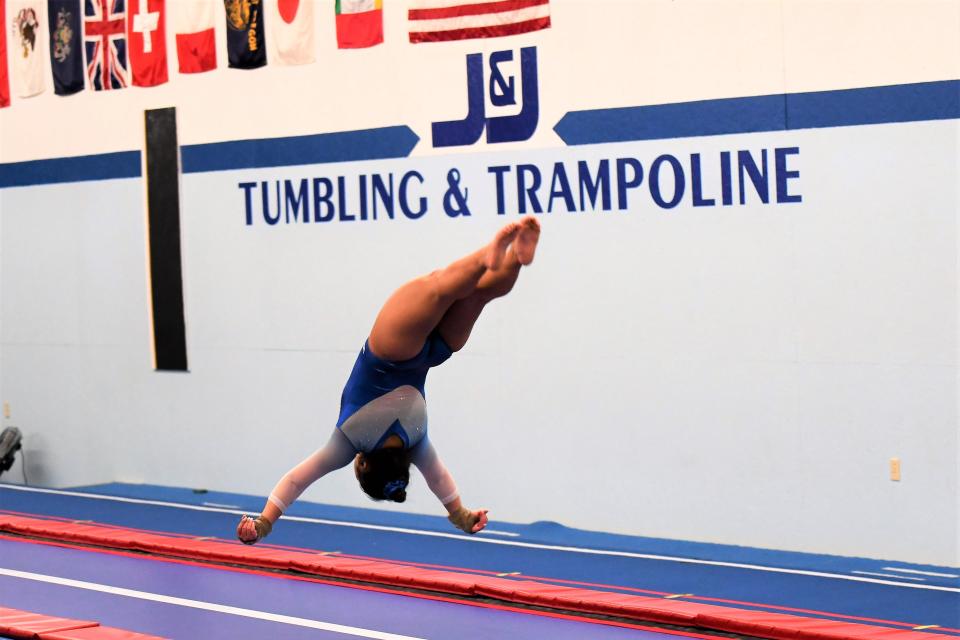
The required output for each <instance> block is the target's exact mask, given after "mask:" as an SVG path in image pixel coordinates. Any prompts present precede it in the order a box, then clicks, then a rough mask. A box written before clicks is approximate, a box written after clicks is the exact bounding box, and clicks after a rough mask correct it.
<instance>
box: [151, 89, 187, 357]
mask: <svg viewBox="0 0 960 640" xmlns="http://www.w3.org/2000/svg"><path fill="white" fill-rule="evenodd" d="M144 114H145V120H146V130H147V136H146V139H147V154H146V156H147V224H148V226H149V238H150V285H151V291H152V299H153V344H154V352H155V354H156V368H157V370H159V371H186V370H187V335H186V324H185V322H184V314H183V269H182V266H181V261H180V166H179V165H180V162H179V157H180V153H179V148H178V147H177V110H176V109H175V108H173V107H170V108H167V109H148V110H147V111H145V112H144Z"/></svg>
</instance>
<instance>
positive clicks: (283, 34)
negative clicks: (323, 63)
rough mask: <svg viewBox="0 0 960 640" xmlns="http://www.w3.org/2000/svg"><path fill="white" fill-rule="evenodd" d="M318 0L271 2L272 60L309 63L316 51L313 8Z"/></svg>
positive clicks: (268, 7) (269, 4)
mask: <svg viewBox="0 0 960 640" xmlns="http://www.w3.org/2000/svg"><path fill="white" fill-rule="evenodd" d="M315 3H316V0H273V1H272V2H268V3H267V12H268V13H269V14H270V17H269V18H268V19H267V28H268V29H269V30H270V37H269V38H268V40H269V41H270V43H271V44H272V47H273V52H271V53H272V55H271V56H270V60H271V61H274V62H278V63H280V64H309V63H311V62H314V61H315V60H316V59H317V56H316V52H315V50H314V47H315V45H314V42H315V41H314V37H313V31H314V29H313V9H314V6H313V5H314V4H315Z"/></svg>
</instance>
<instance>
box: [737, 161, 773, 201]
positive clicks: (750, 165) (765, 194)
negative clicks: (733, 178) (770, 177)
mask: <svg viewBox="0 0 960 640" xmlns="http://www.w3.org/2000/svg"><path fill="white" fill-rule="evenodd" d="M760 164H761V166H762V167H763V168H762V169H759V168H757V163H756V162H755V161H754V159H753V156H752V155H750V152H749V151H737V172H738V174H739V176H740V204H746V203H747V190H746V189H745V188H744V186H745V184H744V181H743V172H744V170H746V172H747V174H748V175H749V176H750V182H751V183H753V188H754V189H755V190H756V192H757V195H758V196H760V201H761V202H763V203H764V204H766V203H768V202H770V184H769V183H768V182H767V150H766V149H763V150H761V152H760Z"/></svg>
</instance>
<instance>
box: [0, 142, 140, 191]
mask: <svg viewBox="0 0 960 640" xmlns="http://www.w3.org/2000/svg"><path fill="white" fill-rule="evenodd" d="M140 175H141V170H140V152H139V151H120V152H117V153H101V154H98V155H93V156H75V157H71V158H53V159H51V160H30V161H28V162H9V163H5V164H0V189H3V188H5V187H24V186H28V185H34V184H54V183H59V182H82V181H88V180H110V179H113V178H139V177H140Z"/></svg>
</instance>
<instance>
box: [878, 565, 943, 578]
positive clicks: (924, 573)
mask: <svg viewBox="0 0 960 640" xmlns="http://www.w3.org/2000/svg"><path fill="white" fill-rule="evenodd" d="M883 570H884V571H897V572H899V573H912V574H914V575H917V576H933V577H934V578H960V575H957V574H955V573H934V572H933V571H917V570H916V569H901V568H900V567H884V568H883Z"/></svg>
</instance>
